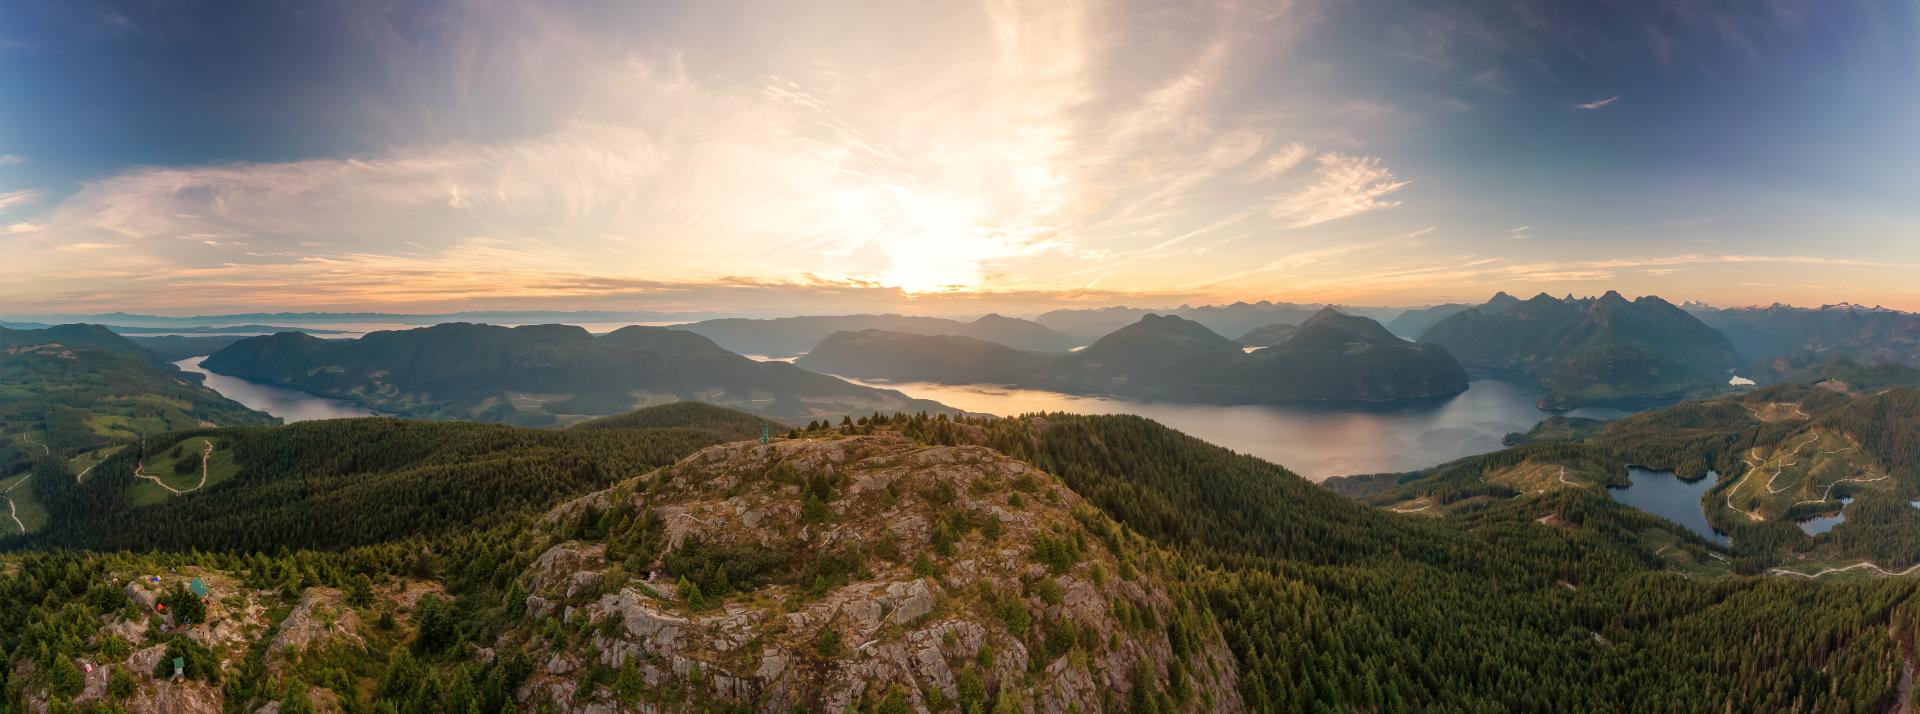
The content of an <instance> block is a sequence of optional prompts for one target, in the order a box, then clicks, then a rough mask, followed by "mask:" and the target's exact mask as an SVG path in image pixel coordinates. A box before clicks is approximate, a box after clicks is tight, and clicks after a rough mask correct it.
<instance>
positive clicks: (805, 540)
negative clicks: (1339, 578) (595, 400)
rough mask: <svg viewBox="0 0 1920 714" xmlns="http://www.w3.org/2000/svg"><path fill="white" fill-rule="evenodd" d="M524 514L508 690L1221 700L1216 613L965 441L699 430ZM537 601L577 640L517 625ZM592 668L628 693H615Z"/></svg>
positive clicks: (928, 704) (1090, 517)
mask: <svg viewBox="0 0 1920 714" xmlns="http://www.w3.org/2000/svg"><path fill="white" fill-rule="evenodd" d="M546 524H547V528H548V530H549V531H550V532H551V534H552V535H551V539H550V540H549V541H548V543H549V545H547V546H546V549H545V551H544V552H543V553H542V554H541V555H540V556H539V557H538V558H536V559H535V561H534V563H533V564H532V566H530V567H529V568H528V569H527V571H526V573H525V574H524V575H523V583H524V584H525V585H526V587H527V590H528V592H529V595H528V598H527V601H526V612H527V616H528V618H529V619H530V620H533V621H534V622H533V623H532V624H530V625H529V627H528V628H527V629H526V630H524V631H516V632H509V633H508V634H506V635H504V636H503V637H502V640H501V641H500V642H498V643H496V649H500V650H502V651H506V650H509V649H513V648H519V649H524V650H526V651H529V652H531V653H533V654H534V655H535V661H537V662H542V663H544V664H543V666H541V667H539V668H538V669H537V670H536V672H535V674H534V675H533V677H532V678H531V679H529V681H528V682H527V684H526V685H524V686H523V687H522V688H521V690H520V692H519V698H520V703H521V705H522V706H523V707H526V708H534V707H537V706H544V705H545V702H549V701H550V702H551V703H552V704H554V705H556V706H558V707H560V708H562V709H565V710H568V711H579V712H587V711H614V710H619V711H627V710H632V709H633V708H635V707H639V708H640V709H642V710H646V711H656V710H657V711H675V710H697V709H702V708H705V707H708V706H710V705H714V704H722V705H736V706H737V705H747V706H750V707H753V708H757V709H759V710H761V711H768V712H776V711H790V710H793V709H795V708H798V707H806V708H807V709H809V710H812V711H843V710H847V709H849V708H855V707H860V706H863V705H865V704H870V703H872V702H875V701H877V700H880V699H883V698H891V699H893V700H895V701H896V702H903V703H905V704H907V705H909V706H910V707H911V708H913V709H914V710H916V711H927V710H940V709H947V708H951V707H953V706H954V704H955V703H960V704H962V705H965V704H968V703H974V702H978V703H980V704H982V705H983V706H984V705H987V704H991V703H994V702H1000V703H1003V704H1011V705H1012V706H1013V707H1014V708H1015V709H1018V710H1022V711H1037V712H1067V711H1074V710H1078V711H1103V710H1110V709H1112V708H1114V707H1115V706H1120V707H1124V706H1125V704H1126V703H1127V702H1129V701H1130V698H1131V697H1132V696H1134V694H1135V692H1134V688H1135V687H1136V686H1137V685H1140V684H1142V683H1146V684H1147V686H1152V687H1156V688H1158V687H1161V686H1164V683H1165V682H1167V681H1168V678H1169V677H1170V676H1179V677H1183V678H1185V679H1186V681H1187V682H1188V683H1189V684H1191V685H1192V686H1191V687H1190V689H1191V690H1192V691H1194V692H1200V693H1203V694H1196V695H1193V696H1190V697H1188V698H1187V700H1185V701H1181V702H1178V703H1177V705H1178V706H1180V707H1181V708H1184V709H1187V710H1194V711H1200V710H1206V711H1237V710H1239V709H1241V702H1240V700H1239V698H1238V693H1237V689H1236V687H1235V682H1236V681H1237V675H1236V673H1235V665H1234V662H1233V659H1232V657H1231V655H1230V654H1229V653H1228V651H1227V650H1226V648H1225V646H1224V644H1223V643H1222V641H1221V639H1220V636H1219V634H1218V629H1217V628H1216V627H1215V626H1214V625H1213V623H1212V622H1211V621H1210V620H1207V619H1206V618H1205V616H1204V615H1199V614H1196V613H1198V612H1200V610H1198V609H1197V608H1191V607H1187V606H1185V604H1184V603H1182V602H1180V601H1179V600H1178V599H1177V597H1176V596H1175V595H1174V594H1172V593H1170V592H1169V591H1168V589H1167V588H1166V587H1164V586H1163V585H1162V584H1161V583H1160V582H1159V579H1158V577H1157V575H1156V573H1157V572H1158V571H1159V570H1160V569H1161V567H1162V565H1161V564H1160V562H1159V558H1158V556H1157V555H1155V554H1153V553H1152V552H1150V551H1149V550H1148V548H1147V547H1146V546H1145V545H1144V544H1143V543H1140V542H1137V540H1136V539H1134V538H1132V537H1130V536H1127V535H1125V534H1124V533H1123V532H1122V531H1120V530H1119V529H1118V528H1117V527H1116V526H1114V525H1113V524H1112V523H1111V522H1110V521H1108V520H1107V519H1106V518H1105V517H1104V516H1103V515H1101V514H1099V513H1098V512H1097V511H1096V510H1094V509H1093V508H1091V507H1088V506H1086V505H1084V504H1083V503H1081V501H1080V499H1079V498H1078V496H1076V495H1075V494H1073V493H1072V492H1071V491H1069V490H1068V489H1066V488H1065V487H1064V486H1061V485H1060V484H1059V483H1058V481H1056V480H1055V479H1053V478H1052V477H1051V476H1049V475H1047V474H1045V473H1043V472H1041V471H1039V470H1037V469H1034V468H1033V467H1031V466H1029V465H1027V464H1024V463H1021V462H1018V461H1014V460H1011V459H1008V458H1006V457H1005V456H1003V455H1001V454H999V453H998V452H994V451H991V450H988V449H985V448H980V447H972V446H961V447H927V446H921V445H918V444H915V443H912V442H909V441H906V440H904V439H900V438H897V437H892V436H864V437H852V438H845V439H821V440H791V441H776V442H774V443H771V444H765V445H762V444H754V443H736V444H728V445H723V446H716V447H712V448H709V449H706V450H704V451H701V452H699V453H696V454H694V455H692V456H689V457H687V458H686V459H684V460H682V461H681V462H680V463H677V464H675V465H673V466H670V467H667V468H664V469H661V470H659V471H657V472H655V473H654V474H651V475H649V476H647V477H644V478H641V479H635V480H633V481H629V482H626V483H623V484H621V485H619V486H616V487H614V488H612V489H609V490H607V491H603V492H600V493H596V494H592V495H589V496H586V497H583V498H580V499H577V500H575V501H573V502H570V503H568V504H565V505H563V506H561V507H559V508H557V509H555V510H554V511H553V512H552V513H550V514H549V515H548V517H547V519H546ZM716 569H718V570H719V571H720V573H719V575H718V576H717V577H716V572H715V571H716ZM1123 575H1124V576H1125V577H1123ZM554 617H559V618H565V619H566V620H567V621H568V623H569V624H572V625H574V627H570V628H566V629H567V630H568V631H570V632H580V633H583V634H581V635H579V636H578V637H579V639H580V641H578V642H574V641H571V640H569V641H568V642H566V643H564V644H559V645H555V644H550V640H551V638H549V637H541V636H536V635H535V634H534V633H535V632H538V631H540V630H542V629H544V628H542V627H541V626H540V625H539V623H538V620H541V619H544V618H554ZM1176 622H1177V623H1178V625H1177V626H1176V625H1175V623H1176ZM1169 632H1175V633H1176V635H1175V636H1177V637H1182V638H1183V641H1182V643H1181V644H1180V646H1179V647H1178V648H1176V645H1175V644H1174V643H1173V642H1172V641H1170V640H1169ZM1181 632H1184V633H1185V634H1177V633H1181ZM1194 643H1198V644H1197V645H1195V644H1194ZM1176 649H1178V651H1181V652H1182V653H1183V654H1179V655H1176ZM595 653H597V656H598V661H597V662H588V661H581V660H580V659H578V658H579V657H581V656H582V655H587V656H591V655H593V654H595ZM591 665H598V666H600V667H604V668H610V669H611V670H612V671H615V672H618V673H619V675H618V677H617V678H616V679H617V680H627V681H629V682H631V683H633V686H628V687H626V688H625V689H626V690H629V691H628V692H627V693H628V694H629V695H631V690H632V689H635V688H638V687H639V685H641V684H644V687H643V688H644V689H645V690H646V691H647V692H650V694H648V695H647V698H646V701H645V702H640V701H637V700H633V699H623V698H622V689H623V688H622V686H621V685H620V683H619V682H618V681H616V682H614V683H611V684H609V683H608V682H606V681H605V678H604V677H602V678H601V679H598V680H595V679H590V678H589V677H588V676H587V674H588V670H589V669H592V668H593V667H592V666H591ZM1176 669H1177V670H1179V672H1178V674H1174V673H1172V670H1176ZM602 671H603V672H604V671H606V670H602ZM584 686H591V687H594V689H593V690H592V691H582V687H584Z"/></svg>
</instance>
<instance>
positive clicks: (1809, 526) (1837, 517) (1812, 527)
mask: <svg viewBox="0 0 1920 714" xmlns="http://www.w3.org/2000/svg"><path fill="white" fill-rule="evenodd" d="M1849 503H1853V497H1852V496H1841V497H1840V505H1841V506H1843V507H1844V506H1846V505H1847V504H1849ZM1846 522H1847V514H1846V512H1844V511H1843V512H1840V513H1835V514H1833V515H1831V516H1814V517H1812V518H1808V519H1806V520H1801V521H1794V522H1793V524H1794V525H1796V526H1800V530H1803V531H1806V532H1807V535H1820V534H1821V533H1825V532H1827V531H1830V530H1833V527H1834V526H1837V525H1840V524H1842V523H1846Z"/></svg>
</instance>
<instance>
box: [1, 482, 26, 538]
mask: <svg viewBox="0 0 1920 714" xmlns="http://www.w3.org/2000/svg"><path fill="white" fill-rule="evenodd" d="M30 478H33V472H32V471H28V472H27V475H25V476H21V477H20V480H18V481H15V482H13V485H11V486H8V487H7V490H5V491H0V501H6V502H7V517H8V518H12V519H13V525H14V526H15V527H17V528H19V529H20V532H21V533H23V534H24V533H26V532H27V524H25V523H21V522H20V513H19V510H18V509H16V508H14V506H13V499H11V498H8V497H7V494H9V493H13V490H14V489H16V488H19V487H20V484H23V483H26V482H27V479H30Z"/></svg>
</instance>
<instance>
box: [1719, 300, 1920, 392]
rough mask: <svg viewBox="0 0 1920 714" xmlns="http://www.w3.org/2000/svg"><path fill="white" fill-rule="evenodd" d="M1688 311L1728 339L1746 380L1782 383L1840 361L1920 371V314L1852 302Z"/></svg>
mask: <svg viewBox="0 0 1920 714" xmlns="http://www.w3.org/2000/svg"><path fill="white" fill-rule="evenodd" d="M1687 309H1688V312H1690V313H1692V314H1693V315H1694V317H1698V318H1700V321H1701V322H1703V323H1706V324H1707V325H1709V326H1712V327H1714V328H1715V329H1718V330H1720V331H1721V332H1723V333H1725V334H1726V335H1727V339H1728V340H1731V341H1732V343H1733V346H1734V348H1735V349H1736V350H1738V351H1739V352H1740V355H1741V357H1742V358H1743V362H1744V364H1743V365H1742V366H1743V369H1745V370H1746V371H1747V372H1749V374H1746V375H1745V376H1748V377H1750V378H1753V379H1756V380H1761V381H1775V380H1779V379H1782V378H1785V377H1786V376H1788V375H1790V374H1792V373H1793V372H1794V371H1796V370H1800V369H1804V368H1807V367H1811V366H1816V365H1820V364H1825V363H1826V362H1829V361H1832V360H1834V359H1838V358H1846V359H1850V360H1854V361H1857V362H1863V363H1885V364H1898V365H1905V366H1908V367H1920V314H1915V313H1911V312H1901V311H1899V310H1889V309H1886V308H1875V307H1864V306H1859V305H1848V304H1840V305H1824V306H1821V307H1818V308H1804V307H1793V306H1790V305H1779V304H1775V305H1770V306H1767V307H1734V308H1724V309H1722V308H1712V307H1707V306H1704V305H1692V304H1690V305H1688V306H1687Z"/></svg>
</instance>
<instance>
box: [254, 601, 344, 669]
mask: <svg viewBox="0 0 1920 714" xmlns="http://www.w3.org/2000/svg"><path fill="white" fill-rule="evenodd" d="M335 645H339V646H349V647H365V646H366V640H365V639H364V638H362V637H361V636H360V616H359V614H357V613H355V612H354V611H353V608H351V607H347V604H346V601H345V597H344V596H343V595H342V594H341V593H340V591H339V590H335V589H333V588H312V589H309V590H307V592H306V593H305V594H303V595H302V596H301V598H300V603H299V604H298V605H295V606H294V608H293V610H292V611H291V612H288V613H287V618H286V619H285V620H282V621H281V622H280V630H279V632H278V633H277V634H275V635H274V638H273V643H272V644H270V645H268V646H267V669H268V670H269V671H272V672H274V673H275V674H278V673H279V672H280V670H281V669H282V666H283V665H284V664H285V662H286V661H287V659H288V658H289V657H293V656H296V655H298V654H300V653H303V652H306V651H308V650H312V649H318V648H324V647H330V646H335Z"/></svg>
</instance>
